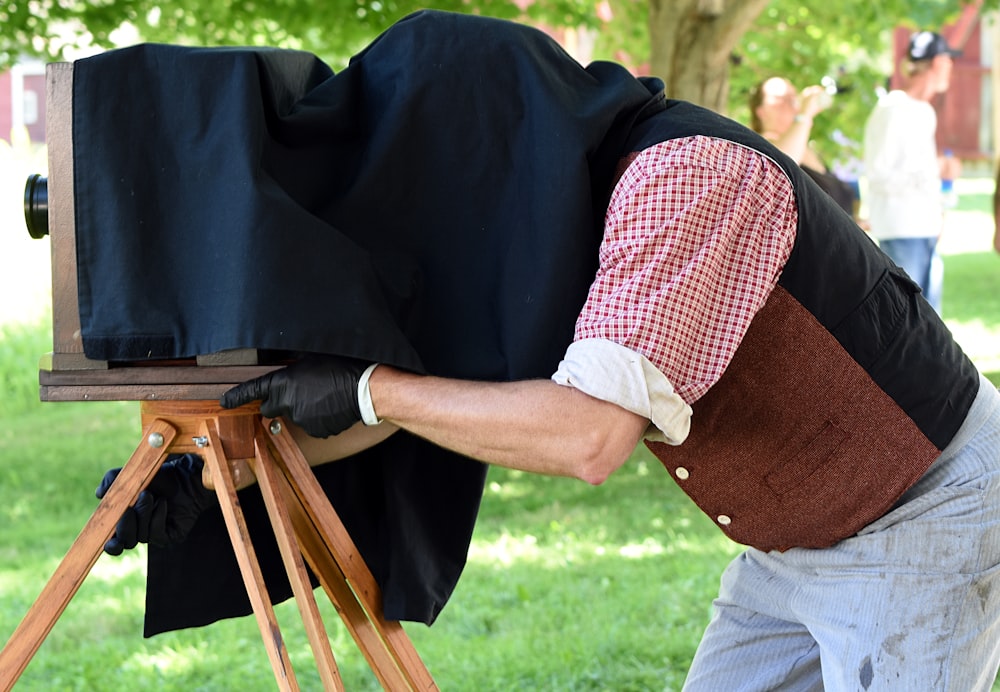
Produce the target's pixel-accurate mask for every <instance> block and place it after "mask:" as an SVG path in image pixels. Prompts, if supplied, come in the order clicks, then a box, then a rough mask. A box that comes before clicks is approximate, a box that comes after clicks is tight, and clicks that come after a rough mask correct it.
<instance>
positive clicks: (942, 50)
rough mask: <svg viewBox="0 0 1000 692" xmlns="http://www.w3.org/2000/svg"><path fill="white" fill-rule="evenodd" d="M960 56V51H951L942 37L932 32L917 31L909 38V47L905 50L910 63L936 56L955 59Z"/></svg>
mask: <svg viewBox="0 0 1000 692" xmlns="http://www.w3.org/2000/svg"><path fill="white" fill-rule="evenodd" d="M961 54H962V51H960V50H952V49H951V48H949V47H948V42H947V41H946V40H945V39H944V36H942V35H941V34H936V33H934V32H933V31H918V32H916V33H915V34H913V35H912V36H910V47H909V49H908V50H907V55H908V56H909V58H910V60H911V61H912V62H919V61H921V60H930V59H931V58H933V57H935V56H938V55H950V56H952V57H957V56H959V55H961Z"/></svg>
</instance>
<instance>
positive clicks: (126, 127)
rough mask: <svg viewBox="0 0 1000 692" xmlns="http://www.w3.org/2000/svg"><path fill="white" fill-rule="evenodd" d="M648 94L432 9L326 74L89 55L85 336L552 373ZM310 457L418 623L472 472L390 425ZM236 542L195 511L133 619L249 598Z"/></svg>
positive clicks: (93, 354)
mask: <svg viewBox="0 0 1000 692" xmlns="http://www.w3.org/2000/svg"><path fill="white" fill-rule="evenodd" d="M661 87H662V85H659V84H658V83H656V82H655V81H654V80H651V81H646V80H638V79H635V78H634V77H633V76H632V75H630V74H629V73H628V72H627V71H626V70H625V69H624V68H622V67H620V66H616V65H612V64H610V63H594V64H592V65H591V66H589V67H587V68H584V67H582V66H581V65H580V64H578V63H577V62H576V61H575V60H574V59H573V58H571V57H570V56H569V55H567V54H566V53H564V52H563V51H562V49H561V48H560V47H559V46H558V45H557V44H556V43H555V42H553V41H552V40H551V39H549V38H548V37H547V36H545V35H544V34H543V33H541V32H538V31H536V30H534V29H530V28H527V27H525V26H521V25H518V24H514V23H510V22H504V21H500V20H493V19H486V18H481V17H473V16H466V15H455V14H448V13H442V12H433V11H427V12H421V13H418V14H416V15H412V16H410V17H408V18H406V19H404V20H402V21H400V22H399V23H397V24H396V25H394V26H393V27H392V28H390V29H389V30H388V31H387V32H386V33H384V34H383V35H382V36H380V37H379V38H378V39H376V40H375V41H374V42H373V43H372V44H371V45H370V46H369V47H368V48H366V49H365V50H364V51H363V52H362V53H360V54H359V55H358V56H356V57H355V58H354V59H352V60H351V62H350V64H349V65H348V66H347V67H346V68H345V69H343V70H342V71H340V72H334V71H333V70H331V69H330V68H329V67H328V66H327V65H325V64H324V63H322V62H321V61H319V60H318V59H317V58H316V57H314V56H312V55H309V54H307V53H303V52H298V51H289V50H277V49H266V48H260V49H257V48H211V49H206V48H188V47H178V46H168V45H142V46H137V47H131V48H125V49H121V50H117V51H111V52H109V53H105V54H102V55H98V56H95V57H92V58H87V59H84V60H81V61H78V62H77V63H76V66H75V69H74V97H73V106H74V114H73V137H74V163H75V205H76V224H77V250H78V270H79V297H80V319H81V326H82V338H83V346H84V350H85V353H86V355H87V356H88V357H90V358H95V359H104V360H113V361H130V360H141V359H148V358H184V357H191V356H194V355H197V354H205V353H212V352H216V351H220V350H224V349H233V348H256V349H262V350H279V351H292V352H310V353H321V354H334V355H339V356H345V357H350V358H357V359H360V360H364V361H368V362H382V363H389V364H392V365H395V366H399V367H401V368H405V369H409V370H413V371H417V372H427V373H431V374H434V375H440V376H445V377H456V378H468V379H482V380H500V381H509V380H517V379H524V378H537V377H542V378H547V377H549V376H550V375H551V373H552V372H554V370H555V368H556V367H557V365H558V363H559V360H560V359H561V357H562V355H563V353H564V351H565V349H566V347H567V345H568V344H569V343H570V341H571V340H572V335H573V326H574V322H575V318H576V315H577V313H578V311H579V309H580V307H581V306H582V304H583V301H584V299H585V297H586V293H587V289H588V286H589V284H590V282H591V280H592V279H593V276H594V273H595V270H596V268H597V259H598V256H597V249H598V246H599V243H600V240H601V233H602V227H603V215H604V210H605V207H606V204H607V200H608V198H609V196H610V193H611V188H612V185H613V182H614V174H615V168H616V165H617V164H618V162H619V160H620V158H621V157H622V156H623V154H624V152H623V148H624V142H625V140H626V138H627V137H628V135H629V132H630V129H631V127H632V124H633V123H634V122H635V121H636V120H637V119H639V118H642V117H644V116H645V114H646V113H647V112H649V110H650V108H653V109H655V108H657V107H659V106H661V105H662V93H661ZM316 471H317V476H318V478H319V479H320V482H321V483H322V484H323V486H324V488H325V489H326V491H327V493H328V495H329V496H330V497H331V500H332V501H333V503H334V506H335V507H336V509H337V511H338V512H339V514H340V516H341V518H342V519H343V521H344V523H345V525H346V526H347V528H348V530H349V531H350V533H351V535H352V537H353V538H354V540H355V542H356V543H357V544H358V548H359V550H360V551H361V553H362V554H363V556H364V558H365V560H366V561H367V563H368V565H369V566H370V568H371V569H372V572H373V573H374V575H375V577H376V579H377V581H378V582H379V584H380V586H381V588H382V591H383V598H384V610H385V614H386V616H387V617H388V618H391V619H404V620H414V621H420V622H427V623H430V622H432V621H433V620H434V618H435V617H436V616H437V614H438V612H439V611H440V609H441V608H442V607H443V605H444V603H445V602H446V601H447V599H448V597H449V596H450V594H451V591H452V589H453V587H454V584H455V582H456V581H457V579H458V577H459V575H460V573H461V570H462V567H463V565H464V563H465V559H466V553H467V550H468V544H469V540H470V537H471V533H472V528H473V524H474V522H475V517H476V513H477V512H478V507H479V502H480V499H481V495H482V488H483V481H484V477H485V467H484V466H483V465H482V464H479V463H476V462H473V461H470V460H468V459H466V458H462V457H459V456H457V455H455V454H452V453H449V452H446V451H444V450H442V449H439V448H437V447H434V446H432V445H430V444H428V443H426V442H423V441H421V440H418V439H416V438H415V437H412V436H409V435H407V434H397V435H395V436H393V437H392V438H391V439H390V440H389V441H387V442H386V443H384V444H381V445H379V446H377V447H376V448H373V449H371V450H368V451H366V452H363V453H361V454H359V455H356V456H355V457H352V458H350V459H346V460H343V461H338V462H336V463H333V464H327V465H324V466H322V467H318V468H317V469H316ZM242 493H243V494H242V496H241V500H242V502H243V504H244V509H245V510H246V512H247V514H248V519H249V520H250V521H251V523H252V527H251V531H252V535H253V536H254V539H255V541H256V542H257V544H259V545H261V547H260V548H258V552H259V554H260V556H261V559H262V562H263V566H264V569H265V572H266V579H267V581H268V586H269V589H271V593H272V596H273V597H274V598H275V599H276V600H280V599H284V598H287V597H288V596H290V595H291V591H290V588H289V587H288V584H287V579H286V578H285V576H284V573H283V569H282V566H281V561H280V558H279V555H278V552H277V548H276V546H274V545H273V537H271V533H270V527H269V525H268V522H267V517H266V512H265V511H264V508H263V503H262V502H261V501H260V498H259V493H258V492H257V491H256V490H255V489H248V490H246V491H242ZM227 542H228V539H227V536H226V532H225V528H224V525H223V522H222V518H221V514H220V513H219V512H218V511H217V510H209V511H208V512H206V513H205V514H203V515H202V517H201V518H200V519H199V521H198V523H197V524H196V525H195V527H194V528H193V530H192V532H191V534H190V535H189V537H188V539H187V540H186V541H185V542H184V543H182V544H180V545H178V546H174V547H168V548H162V547H156V546H151V548H150V557H149V560H150V564H149V570H148V584H147V613H146V633H147V635H149V634H155V633H156V632H160V631H165V630H169V629H176V628H180V627H189V626H197V625H203V624H207V623H210V622H213V621H215V620H217V619H219V618H223V617H230V616H235V615H241V614H246V613H249V612H251V610H250V605H249V602H248V600H247V598H246V594H245V590H244V588H243V585H242V581H241V579H240V575H239V570H238V567H237V564H236V561H235V558H232V557H231V555H230V553H231V551H229V550H228V549H227V548H225V547H224V545H223V544H225V543H227ZM269 542H270V543H269ZM195 585H197V588H195Z"/></svg>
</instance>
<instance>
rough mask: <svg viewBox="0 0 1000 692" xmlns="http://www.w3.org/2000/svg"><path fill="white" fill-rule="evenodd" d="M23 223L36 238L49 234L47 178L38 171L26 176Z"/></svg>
mask: <svg viewBox="0 0 1000 692" xmlns="http://www.w3.org/2000/svg"><path fill="white" fill-rule="evenodd" d="M24 223H25V224H26V225H27V226H28V235H30V236H31V237H32V238H35V239H36V240H37V239H39V238H44V237H45V236H47V235H48V234H49V179H48V178H45V177H43V176H42V175H41V174H40V173H34V174H32V175H30V176H28V181H27V182H26V183H25V184H24Z"/></svg>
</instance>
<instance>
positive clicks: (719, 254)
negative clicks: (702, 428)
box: [553, 136, 798, 444]
mask: <svg viewBox="0 0 1000 692" xmlns="http://www.w3.org/2000/svg"><path fill="white" fill-rule="evenodd" d="M797 222H798V214H797V211H796V207H795V201H794V192H793V188H792V185H791V181H790V180H789V179H788V177H787V176H786V175H785V173H784V171H782V170H781V168H780V167H779V166H778V165H777V164H776V163H775V162H774V161H772V160H770V159H768V158H767V157H766V156H764V155H763V154H761V153H760V152H758V151H756V150H754V149H750V148H748V147H744V146H742V145H740V144H736V143H734V142H730V141H727V140H722V139H717V138H712V137H704V136H698V137H689V138H684V139H678V140H670V141H668V142H664V143H662V144H658V145H655V146H653V147H650V148H649V149H646V150H644V151H642V152H640V153H639V154H638V156H636V158H635V159H634V160H633V161H632V162H631V163H630V164H629V166H628V167H627V168H626V169H625V172H624V173H623V175H622V177H621V179H620V180H619V181H618V184H617V185H616V187H615V190H614V193H613V195H612V198H611V202H610V204H609V207H608V212H607V215H606V218H605V234H604V239H603V242H602V245H601V249H600V264H599V268H598V272H597V275H596V277H595V279H594V282H593V284H592V285H591V288H590V292H589V295H588V297H587V301H586V303H585V304H584V307H583V309H582V311H581V312H580V315H579V317H578V318H577V323H576V333H575V336H574V343H573V344H572V345H571V346H570V347H569V349H567V353H566V357H565V358H564V360H563V362H562V363H561V364H560V365H559V368H558V369H557V372H556V373H555V374H554V375H553V379H554V380H555V381H556V382H559V383H561V384H565V385H569V386H574V387H577V388H579V389H581V390H582V391H584V392H586V393H587V394H589V395H591V396H594V397H596V398H599V399H602V400H606V401H611V402H613V403H616V404H618V405H620V406H622V407H623V408H626V409H627V410H630V411H633V412H635V413H638V414H640V415H643V416H646V417H648V418H649V419H650V422H651V424H652V425H651V431H650V433H649V434H647V437H652V438H653V439H663V440H664V441H667V442H669V443H671V444H680V443H681V442H683V440H684V438H685V437H686V436H687V431H688V429H689V425H690V418H691V408H690V406H691V404H693V403H694V402H695V401H697V400H698V398H700V397H701V396H702V395H703V394H704V393H705V392H706V391H708V389H709V388H710V387H711V386H712V385H713V384H715V383H716V382H717V381H718V379H719V377H721V376H722V373H723V372H724V371H725V369H726V367H727V366H728V364H729V362H730V360H731V359H732V357H733V354H734V353H735V351H736V349H737V348H738V347H739V344H740V341H741V340H742V338H743V335H744V334H745V333H746V331H747V328H748V327H749V325H750V322H751V320H752V319H753V317H754V315H755V314H756V313H757V311H758V310H759V309H760V308H761V306H762V305H763V304H764V302H765V301H766V300H767V297H768V296H769V295H770V293H771V291H772V290H773V289H774V286H775V285H776V284H777V281H778V278H779V276H780V274H781V269H782V267H783V266H784V263H785V262H786V261H787V259H788V256H789V254H790V253H791V249H792V246H793V244H794V242H795V230H796V224H797ZM616 347H617V348H616Z"/></svg>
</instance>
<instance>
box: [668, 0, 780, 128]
mask: <svg viewBox="0 0 1000 692" xmlns="http://www.w3.org/2000/svg"><path fill="white" fill-rule="evenodd" d="M767 3H768V0H649V39H650V72H651V73H652V74H653V75H655V76H657V77H660V78H661V79H662V80H663V82H664V84H665V85H666V89H665V91H666V95H667V96H668V97H670V98H676V99H683V100H685V101H691V102H692V103H697V104H698V105H701V106H705V107H706V108H711V109H712V110H714V111H717V112H719V113H725V112H726V110H727V99H728V95H729V56H730V54H731V53H732V51H733V48H734V47H735V46H736V44H737V43H738V42H739V40H740V37H742V36H743V34H744V32H746V31H747V29H748V28H749V27H750V25H751V24H752V23H753V21H754V20H755V19H756V18H757V16H758V15H759V14H760V13H761V12H762V11H763V10H764V8H765V7H766V6H767Z"/></svg>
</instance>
